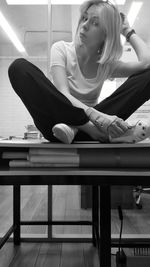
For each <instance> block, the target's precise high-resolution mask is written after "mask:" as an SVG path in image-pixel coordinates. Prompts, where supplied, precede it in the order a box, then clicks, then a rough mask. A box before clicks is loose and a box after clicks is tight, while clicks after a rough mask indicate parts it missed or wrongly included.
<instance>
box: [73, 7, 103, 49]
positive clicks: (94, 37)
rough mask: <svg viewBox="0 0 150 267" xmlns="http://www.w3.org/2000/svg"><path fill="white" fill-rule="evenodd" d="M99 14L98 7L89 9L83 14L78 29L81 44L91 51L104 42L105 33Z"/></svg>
mask: <svg viewBox="0 0 150 267" xmlns="http://www.w3.org/2000/svg"><path fill="white" fill-rule="evenodd" d="M99 14H100V10H99V7H98V6H95V5H93V6H91V7H89V9H88V10H87V11H86V12H85V13H84V14H83V16H82V19H81V22H80V25H79V28H78V37H79V39H80V41H81V43H83V44H84V45H86V46H88V47H90V48H93V49H99V48H100V46H101V45H102V44H103V43H104V40H105V33H104V30H103V28H102V25H101V24H100V19H99V16H100V15H99Z"/></svg>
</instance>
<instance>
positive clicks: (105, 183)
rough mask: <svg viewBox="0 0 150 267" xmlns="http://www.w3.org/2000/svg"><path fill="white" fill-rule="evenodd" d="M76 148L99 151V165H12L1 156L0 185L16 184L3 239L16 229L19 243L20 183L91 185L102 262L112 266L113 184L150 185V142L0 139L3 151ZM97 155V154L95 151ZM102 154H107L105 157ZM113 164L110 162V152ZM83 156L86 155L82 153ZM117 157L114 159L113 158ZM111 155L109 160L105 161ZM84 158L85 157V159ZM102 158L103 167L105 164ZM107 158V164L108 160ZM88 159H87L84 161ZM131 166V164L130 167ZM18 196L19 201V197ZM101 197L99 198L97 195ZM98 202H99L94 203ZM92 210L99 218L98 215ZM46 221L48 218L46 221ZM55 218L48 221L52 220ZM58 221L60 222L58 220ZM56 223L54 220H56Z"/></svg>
mask: <svg viewBox="0 0 150 267" xmlns="http://www.w3.org/2000/svg"><path fill="white" fill-rule="evenodd" d="M33 147H34V148H35V147H36V148H41V147H42V148H46V149H47V148H50V149H55V148H67V149H70V148H76V149H77V151H78V153H79V155H80V152H81V154H82V153H83V152H84V151H86V153H87V154H88V155H91V153H94V151H95V153H97V155H98V151H100V158H99V165H100V167H99V166H97V167H91V166H90V164H89V166H87V167H86V166H85V164H83V166H82V164H81V166H79V167H72V168H66V167H65V168H10V167H8V166H4V165H3V161H2V160H1V162H0V163H1V167H0V185H13V188H14V205H13V209H14V223H13V226H12V227H11V229H10V230H9V231H8V232H7V234H6V235H5V237H4V238H3V239H2V243H1V244H2V245H3V244H4V243H5V242H6V240H7V239H8V237H9V236H10V234H11V233H12V232H14V242H15V244H19V243H20V224H21V222H20V191H19V187H20V186H21V185H91V186H92V187H93V188H95V189H96V188H99V190H100V200H99V204H98V205H97V206H96V209H98V206H99V207H100V225H99V226H100V227H98V229H97V230H98V232H99V233H98V236H99V235H100V239H99V242H98V243H97V245H98V249H99V252H100V266H101V267H110V266H111V197H110V196H111V185H149V184H150V179H149V177H150V143H149V142H141V143H138V144H99V143H96V142H93V143H74V144H71V145H66V144H58V143H48V142H46V143H42V142H40V141H38V142H35V141H32V142H31V141H25V140H24V141H18V142H17V141H1V142H0V153H1V154H2V152H3V151H8V150H9V151H28V149H30V148H33ZM93 155H94V154H93ZM101 155H104V156H105V160H104V158H102V157H101ZM111 155H112V162H113V167H112V165H111V157H110V156H111ZM82 156H83V155H82ZM114 158H115V160H114ZM106 159H108V161H106ZM82 162H83V159H82ZM102 162H103V164H104V167H102ZM107 162H108V167H107V164H106V163H107ZM84 163H85V162H84ZM128 166H129V167H128ZM18 200H19V201H18ZM97 201H98V198H97ZM95 204H96V203H95ZM95 212H96V213H95V214H93V216H95V218H96V222H99V217H98V214H97V210H96V211H95ZM46 223H47V222H45V224H46ZM50 223H51V224H52V222H49V224H50ZM56 223H57V222H56ZM54 224H55V222H54Z"/></svg>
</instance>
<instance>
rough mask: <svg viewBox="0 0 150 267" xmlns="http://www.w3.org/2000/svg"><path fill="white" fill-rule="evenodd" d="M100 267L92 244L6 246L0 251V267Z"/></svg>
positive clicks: (10, 244) (9, 244)
mask: <svg viewBox="0 0 150 267" xmlns="http://www.w3.org/2000/svg"><path fill="white" fill-rule="evenodd" d="M27 266H28V267H33V266H35V267H98V266H99V261H98V255H97V251H96V250H95V248H93V246H92V245H91V244H70V243H68V244H66V243H65V244H64V243H63V244H49V243H44V244H43V243H42V244H40V243H22V244H21V246H20V247H18V248H17V247H14V246H13V244H12V243H8V244H6V245H5V246H4V247H3V248H2V249H1V251H0V267H27Z"/></svg>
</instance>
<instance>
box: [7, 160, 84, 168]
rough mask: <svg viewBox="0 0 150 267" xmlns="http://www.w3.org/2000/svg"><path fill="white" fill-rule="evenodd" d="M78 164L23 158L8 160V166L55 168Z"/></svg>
mask: <svg viewBox="0 0 150 267" xmlns="http://www.w3.org/2000/svg"><path fill="white" fill-rule="evenodd" d="M78 166H79V165H78V164H75V163H70V164H69V163H33V162H30V161H27V160H26V161H25V160H10V161H9V167H25V168H26V167H27V168H28V167H33V168H36V167H40V168H44V167H45V168H47V167H48V168H56V167H78Z"/></svg>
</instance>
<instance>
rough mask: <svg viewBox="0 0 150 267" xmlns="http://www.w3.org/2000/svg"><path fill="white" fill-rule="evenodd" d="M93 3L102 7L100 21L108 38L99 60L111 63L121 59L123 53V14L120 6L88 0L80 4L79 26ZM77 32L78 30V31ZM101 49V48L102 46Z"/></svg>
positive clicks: (101, 62)
mask: <svg viewBox="0 0 150 267" xmlns="http://www.w3.org/2000/svg"><path fill="white" fill-rule="evenodd" d="M92 5H95V6H98V7H100V17H99V18H100V23H101V25H102V26H103V28H104V32H105V34H106V39H105V41H104V44H103V47H102V53H101V55H100V59H99V60H98V62H99V63H100V64H105V63H111V62H113V61H115V60H117V59H119V58H120V57H121V55H122V45H121V40H120V30H121V23H122V22H121V16H120V13H119V11H118V8H117V7H116V6H115V5H113V4H111V3H109V2H108V1H102V0H88V1H85V2H84V3H83V4H82V5H81V6H80V18H79V23H78V26H77V31H78V28H79V26H80V24H81V21H82V16H83V14H84V13H85V12H86V11H87V10H88V8H89V7H91V6H92ZM76 33H77V32H76ZM100 49H101V48H100Z"/></svg>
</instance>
